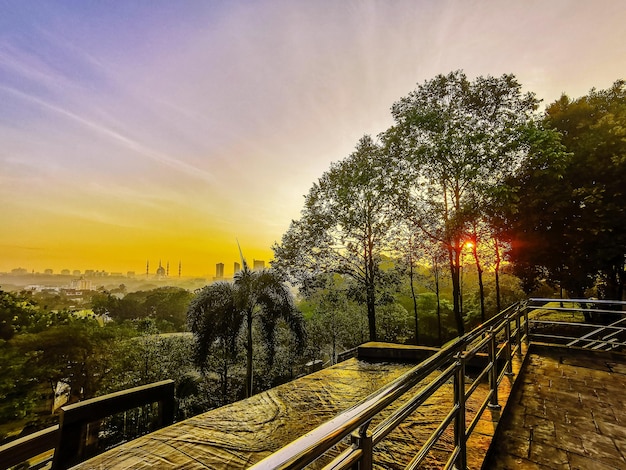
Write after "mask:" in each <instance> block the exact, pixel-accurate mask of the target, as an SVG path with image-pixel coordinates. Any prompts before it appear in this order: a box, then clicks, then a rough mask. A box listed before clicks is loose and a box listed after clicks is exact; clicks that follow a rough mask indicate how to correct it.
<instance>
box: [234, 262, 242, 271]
mask: <svg viewBox="0 0 626 470" xmlns="http://www.w3.org/2000/svg"><path fill="white" fill-rule="evenodd" d="M239 271H241V265H240V264H239V263H238V262H237V261H235V266H234V271H233V273H234V274H237V273H238V272H239Z"/></svg>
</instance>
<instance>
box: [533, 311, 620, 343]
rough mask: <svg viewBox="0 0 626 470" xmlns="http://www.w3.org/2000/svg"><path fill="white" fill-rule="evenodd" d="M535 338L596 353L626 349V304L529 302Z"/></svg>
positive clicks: (535, 339)
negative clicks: (596, 351) (598, 351)
mask: <svg viewBox="0 0 626 470" xmlns="http://www.w3.org/2000/svg"><path fill="white" fill-rule="evenodd" d="M527 309H528V310H529V311H531V312H533V318H532V319H531V321H530V328H531V339H532V340H533V341H543V342H549V343H556V344H563V345H566V346H570V347H580V348H588V349H596V350H612V349H623V348H626V316H625V315H624V314H626V302H624V301H619V300H595V299H529V300H528V304H527Z"/></svg>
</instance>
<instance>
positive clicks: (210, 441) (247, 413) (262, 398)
mask: <svg viewBox="0 0 626 470" xmlns="http://www.w3.org/2000/svg"><path fill="white" fill-rule="evenodd" d="M520 364H521V362H520V360H519V359H516V362H515V365H514V372H515V373H517V372H518V370H519V367H520ZM414 365H415V364H414V363H389V362H383V363H381V362H378V363H372V362H367V361H363V360H358V359H350V360H348V361H345V362H343V363H340V364H337V365H336V366H333V367H330V368H328V369H324V370H322V371H319V372H316V373H313V374H311V375H308V376H305V377H302V378H299V379H297V380H294V381H293V382H290V383H288V384H285V385H282V386H279V387H276V388H273V389H271V390H268V391H267V392H263V393H260V394H258V395H255V396H254V397H251V398H249V399H247V400H243V401H240V402H237V403H233V404H231V405H228V406H224V407H222V408H218V409H216V410H212V411H209V412H207V413H204V414H202V415H198V416H196V417H194V418H190V419H188V420H185V421H183V422H180V423H176V424H174V425H172V426H169V427H167V428H164V429H161V430H159V431H156V432H154V433H152V434H149V435H146V436H143V437H141V438H138V439H136V440H134V441H131V442H128V443H126V444H123V445H121V446H119V447H116V448H114V449H111V450H109V451H107V452H105V453H103V454H101V455H99V456H97V457H94V458H93V459H91V460H89V461H86V462H84V463H82V464H80V465H79V466H78V467H77V468H82V469H144V468H185V469H196V468H198V469H207V468H210V469H243V468H247V467H249V466H251V465H252V464H254V463H256V462H258V461H260V460H262V459H263V458H265V457H266V456H268V455H269V454H271V453H272V452H274V451H276V450H278V449H280V448H281V447H283V446H285V445H286V444H288V443H290V442H291V441H293V440H295V439H297V438H298V437H300V436H302V435H303V434H305V433H306V432H308V431H310V430H312V429H313V428H315V427H317V426H318V425H320V424H322V423H324V422H326V421H328V420H330V419H332V418H333V417H335V416H336V415H337V414H338V413H340V412H341V411H344V410H346V409H347V408H350V407H351V406H352V405H354V404H356V403H358V402H359V401H361V400H362V399H363V398H365V397H366V396H367V395H369V394H370V393H372V392H374V391H376V390H378V389H379V388H381V387H382V386H384V385H385V384H387V383H389V382H390V381H392V380H394V379H395V378H397V377H398V376H400V375H401V374H403V373H405V372H407V371H408V370H410V369H411V368H413V367H414ZM437 374H438V373H437V372H435V373H433V374H432V375H431V376H430V377H428V378H427V379H426V380H425V381H424V382H422V384H418V385H417V386H416V387H415V389H414V390H415V391H417V390H419V389H420V388H421V387H422V386H423V385H424V384H425V383H426V382H428V381H429V380H431V379H433V378H434V377H435V376H436V375H437ZM513 378H514V377H505V378H504V380H503V381H502V383H501V384H500V387H499V400H500V403H501V404H504V403H505V402H506V400H507V398H508V396H509V392H510V390H511V385H512V382H513ZM470 386H471V379H468V382H467V384H466V390H467V389H468V388H469V387H470ZM488 392H489V387H488V383H486V382H484V383H482V382H481V383H480V384H479V386H478V388H477V389H476V391H475V393H474V394H473V395H472V396H471V397H470V399H469V400H468V401H467V403H466V409H467V420H466V421H467V422H466V426H468V425H469V424H470V423H471V421H472V420H473V419H474V417H475V415H476V412H477V410H478V409H479V408H480V406H481V404H482V403H483V401H484V400H485V399H486V397H487V395H488ZM452 400H453V387H452V383H451V381H449V382H448V383H447V384H445V385H444V386H443V387H441V388H440V389H439V390H438V391H437V392H436V393H435V394H434V395H433V396H432V397H431V398H430V399H429V400H427V401H426V402H425V403H424V404H423V405H422V406H421V407H419V408H418V409H417V410H416V411H415V412H414V413H413V415H411V416H410V417H409V418H408V419H407V420H406V421H405V422H403V423H402V424H401V425H400V426H399V427H398V428H396V429H395V430H394V431H393V432H391V433H390V434H389V435H388V436H387V438H386V439H384V440H383V441H381V442H380V443H379V444H378V445H377V446H376V448H375V450H374V461H375V465H374V468H377V469H396V468H398V469H399V468H404V467H405V466H406V465H407V464H408V463H409V462H410V461H411V459H412V458H413V457H414V456H415V454H416V453H417V452H418V450H419V449H420V447H421V446H422V445H423V443H424V442H425V441H426V440H427V439H428V437H429V436H430V434H431V433H432V432H433V431H434V430H435V429H436V428H437V427H438V426H439V424H440V423H441V421H442V420H443V419H444V417H445V416H446V415H447V414H448V412H449V411H450V409H451V407H452ZM402 403H403V400H400V401H399V402H398V403H396V404H394V405H393V406H391V407H390V408H389V409H387V410H385V411H384V412H383V413H382V415H381V416H379V417H377V418H375V419H374V421H373V422H372V424H371V426H370V429H374V428H375V426H376V424H378V423H379V422H380V421H381V420H382V419H384V418H385V417H386V416H389V415H390V414H391V413H392V412H393V411H394V410H395V409H396V408H397V407H399V406H401V405H402ZM500 414H501V413H500V411H499V410H491V409H489V408H487V409H486V410H485V412H484V414H483V416H482V418H481V419H480V420H479V421H478V423H477V425H476V428H475V431H474V433H473V434H472V436H471V437H470V439H469V441H468V443H467V446H468V453H467V458H468V468H469V469H476V470H477V469H480V468H481V466H482V463H483V460H484V457H485V455H486V452H487V449H488V448H489V444H490V442H491V438H492V436H493V433H494V430H495V429H496V425H497V423H498V420H499V419H500ZM514 442H515V441H512V443H514ZM519 444H520V446H521V447H522V448H523V447H524V445H525V441H521V442H520V443H519ZM341 448H345V445H344V446H343V447H341V446H340V448H338V449H334V450H333V452H331V457H332V456H333V455H336V454H337V453H338V452H339V451H340V450H341ZM453 448H454V437H453V430H452V426H450V427H449V428H448V429H446V430H445V431H444V433H443V435H442V436H441V439H440V440H439V441H438V442H437V444H436V445H435V447H434V450H433V451H432V452H431V454H430V455H429V456H428V457H427V458H426V460H425V462H423V464H422V466H421V467H420V468H426V469H430V468H432V469H440V468H443V467H444V465H445V462H446V460H447V459H448V458H449V456H450V455H451V451H452V449H453ZM517 453H521V454H523V455H526V450H525V449H522V450H521V451H518V452H517ZM331 457H329V458H322V459H320V461H317V462H315V464H313V465H312V466H311V468H321V467H322V466H323V465H324V464H326V463H328V462H329V461H330V459H331Z"/></svg>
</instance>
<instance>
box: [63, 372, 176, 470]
mask: <svg viewBox="0 0 626 470" xmlns="http://www.w3.org/2000/svg"><path fill="white" fill-rule="evenodd" d="M149 403H158V404H159V416H158V426H159V427H161V426H165V425H168V424H171V423H172V422H173V421H174V381H173V380H162V381H160V382H155V383H152V384H148V385H142V386H139V387H134V388H131V389H127V390H122V391H119V392H115V393H110V394H108V395H104V396H101V397H96V398H91V399H89V400H85V401H82V402H78V403H75V404H72V405H66V406H63V407H61V416H60V420H59V442H58V445H57V447H56V450H55V453H54V460H53V462H52V468H53V470H58V469H64V468H68V467H71V466H72V465H75V464H77V463H78V462H80V461H81V460H82V459H83V458H84V457H83V456H82V449H83V444H84V438H85V436H84V430H85V427H86V425H87V424H88V423H90V422H94V421H99V420H101V419H103V418H106V417H107V416H111V415H113V414H116V413H121V412H123V411H126V410H130V409H132V408H137V407H140V406H143V405H145V404H149Z"/></svg>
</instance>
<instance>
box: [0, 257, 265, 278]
mask: <svg viewBox="0 0 626 470" xmlns="http://www.w3.org/2000/svg"><path fill="white" fill-rule="evenodd" d="M163 263H165V265H164V264H163ZM230 265H231V266H233V269H232V271H230V270H227V269H226V268H225V266H226V265H225V264H224V263H222V262H220V263H217V264H216V265H215V268H214V271H213V275H210V274H207V275H206V277H213V278H214V279H226V278H232V277H233V276H234V274H235V273H237V272H238V271H240V270H241V263H240V262H239V261H233V262H231V264H230ZM249 266H250V268H251V269H253V270H258V269H264V268H266V267H268V266H267V265H266V261H265V260H257V259H253V260H252V263H249ZM182 267H183V264H182V261H178V262H177V263H176V264H175V265H172V271H170V262H169V260H167V261H165V262H164V261H163V260H162V259H159V260H158V262H157V264H156V265H154V266H153V267H152V268H151V263H150V260H147V261H146V262H145V269H144V271H143V272H138V271H135V270H126V271H108V270H105V269H92V268H89V269H85V270H80V269H69V268H62V269H54V268H45V269H43V270H35V269H27V268H24V267H22V266H18V267H15V268H12V269H10V270H7V271H0V273H4V274H11V275H22V274H42V275H61V276H74V277H76V276H94V277H98V276H122V277H133V278H135V277H141V276H144V277H146V276H147V277H197V275H186V276H185V275H184V273H183V269H182ZM208 271H210V268H209V269H208V270H207V272H208Z"/></svg>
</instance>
